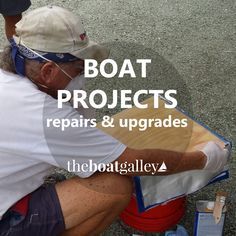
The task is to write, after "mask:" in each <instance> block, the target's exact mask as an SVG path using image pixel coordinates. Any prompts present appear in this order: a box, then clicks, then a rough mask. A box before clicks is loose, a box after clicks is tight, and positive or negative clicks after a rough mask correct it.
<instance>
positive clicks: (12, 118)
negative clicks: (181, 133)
mask: <svg viewBox="0 0 236 236" xmlns="http://www.w3.org/2000/svg"><path fill="white" fill-rule="evenodd" d="M107 56H108V52H107V50H106V49H105V48H103V47H102V46H100V45H98V44H96V43H94V42H92V41H90V40H89V38H88V36H87V35H86V33H85V30H84V28H83V25H82V23H81V21H80V19H79V18H78V17H77V16H75V15H73V14H72V13H71V12H69V11H67V10H65V9H63V8H60V7H56V6H53V7H42V8H39V9H36V10H33V11H31V12H29V13H28V14H27V15H25V16H24V17H23V18H22V20H21V21H20V22H18V23H17V25H16V35H15V36H14V37H13V39H12V40H11V46H10V47H8V48H6V49H5V51H4V52H3V54H2V60H1V63H0V64H1V69H0V101H1V102H0V117H1V122H0V130H1V135H0V232H1V235H8V236H22V235H24V236H27V235H29V236H32V235H34V236H37V235H38V236H54V235H55V236H56V235H65V236H67V235H68V236H69V235H80V236H82V235H98V234H99V233H101V232H103V231H104V230H105V229H106V227H107V226H109V225H110V224H111V223H112V222H113V221H114V219H116V217H117V216H118V215H119V214H120V213H121V212H122V211H123V209H124V208H125V207H126V206H127V204H128V203H129V200H130V196H131V193H132V189H133V183H132V178H131V177H132V176H135V175H146V174H147V173H145V172H134V173H127V175H125V176H122V175H120V174H119V173H108V172H106V173H99V172H96V173H94V172H93V171H87V172H83V171H79V172H76V173H75V174H76V175H77V177H74V178H72V179H69V180H65V181H63V182H60V183H57V184H55V185H49V186H44V185H43V182H44V177H45V176H46V175H47V174H48V173H49V171H50V169H51V167H55V166H56V167H61V168H64V169H66V168H67V163H68V161H70V160H72V159H74V160H76V162H77V163H79V164H83V163H87V162H89V160H92V161H93V163H97V164H99V163H104V164H108V163H113V162H115V161H117V162H118V164H121V163H124V162H127V163H134V164H135V161H136V160H139V159H140V160H143V163H144V164H145V163H162V162H163V161H164V162H165V163H166V165H167V167H168V174H173V173H177V172H181V171H186V170H194V169H214V170H215V171H216V172H217V171H220V170H222V168H223V166H224V165H225V163H226V162H227V155H228V153H227V151H226V150H224V149H221V148H220V147H219V146H218V145H217V144H215V143H208V144H206V145H205V147H204V148H203V149H202V150H199V151H196V152H191V153H178V152H172V151H168V150H159V149H156V150H155V149H153V150H151V149H145V150H134V149H131V148H128V147H126V146H125V145H124V144H122V143H120V142H119V141H118V140H116V139H114V138H112V137H110V136H108V135H107V134H105V133H103V132H102V131H100V130H99V129H97V128H92V127H83V128H74V129H72V128H71V129H67V130H65V131H61V130H59V129H56V128H52V127H50V128H47V127H46V120H47V119H48V118H52V119H53V118H58V119H78V120H79V119H81V115H80V114H79V113H78V111H76V110H75V109H73V108H72V107H71V106H70V105H69V104H64V105H63V107H62V108H61V109H58V108H57V99H56V98H57V91H58V90H60V89H65V88H68V89H69V88H70V87H71V86H72V85H73V84H75V85H76V86H77V85H79V84H80V81H81V80H83V66H84V63H83V62H84V61H83V60H84V59H96V60H97V61H102V60H103V59H105V58H107ZM72 87H73V86H72Z"/></svg>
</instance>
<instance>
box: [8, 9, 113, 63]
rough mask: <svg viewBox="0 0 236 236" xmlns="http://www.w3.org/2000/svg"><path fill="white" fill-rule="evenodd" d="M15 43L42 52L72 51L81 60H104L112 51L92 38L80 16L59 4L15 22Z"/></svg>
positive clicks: (33, 12) (34, 12) (30, 13)
mask: <svg viewBox="0 0 236 236" xmlns="http://www.w3.org/2000/svg"><path fill="white" fill-rule="evenodd" d="M13 38H14V40H15V42H16V44H18V45H21V44H22V45H25V46H27V47H28V48H31V49H33V50H37V51H41V52H51V53H60V54H65V53H69V54H71V55H73V56H75V57H77V58H79V59H95V60H97V61H98V62H101V61H103V60H104V59H106V58H107V57H108V55H109V50H108V49H107V48H105V47H104V46H102V45H99V44H97V43H95V42H93V41H91V40H90V39H89V37H88V36H87V34H86V31H85V29H84V27H83V23H82V21H81V19H80V18H79V17H78V16H77V15H75V14H73V13H72V12H70V11H68V10H67V9H64V8H61V7H58V6H45V7H40V8H37V9H35V10H32V11H30V12H28V13H27V14H26V15H24V16H23V18H22V19H21V20H20V21H19V22H18V23H17V24H16V35H14V36H13Z"/></svg>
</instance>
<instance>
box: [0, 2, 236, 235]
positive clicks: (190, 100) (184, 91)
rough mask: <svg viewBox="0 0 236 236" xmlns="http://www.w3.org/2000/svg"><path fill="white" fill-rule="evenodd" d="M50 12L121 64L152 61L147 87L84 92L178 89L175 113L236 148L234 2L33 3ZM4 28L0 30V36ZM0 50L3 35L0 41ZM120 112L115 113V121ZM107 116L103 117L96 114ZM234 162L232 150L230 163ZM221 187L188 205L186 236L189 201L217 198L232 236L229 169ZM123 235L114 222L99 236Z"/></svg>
mask: <svg viewBox="0 0 236 236" xmlns="http://www.w3.org/2000/svg"><path fill="white" fill-rule="evenodd" d="M46 4H55V5H59V6H64V7H67V8H69V9H71V10H72V11H73V12H75V13H78V14H80V15H81V17H82V18H83V20H84V24H85V27H86V30H87V33H88V35H89V36H90V37H91V38H92V39H94V40H96V41H99V42H103V43H104V44H105V45H108V46H110V47H111V48H112V51H111V55H112V57H114V58H118V59H122V58H125V57H127V58H129V57H134V58H135V57H136V58H137V56H139V57H140V58H144V57H146V58H148V57H151V58H152V59H153V60H154V61H155V63H154V65H155V66H154V67H153V68H152V70H151V72H150V74H149V76H150V79H149V80H138V82H137V83H136V82H135V83H134V81H132V80H130V79H123V80H119V81H118V80H113V81H109V82H107V81H103V80H94V81H91V82H89V84H88V87H89V88H90V89H93V88H95V87H96V88H97V87H100V86H101V87H102V88H103V89H104V90H107V91H108V92H109V91H110V90H111V89H112V88H113V89H115V88H116V89H121V88H128V87H129V88H130V87H131V88H133V89H134V90H135V89H140V88H143V87H145V88H149V89H150V88H154V87H155V88H158V87H159V89H163V88H164V89H165V88H166V89H170V88H177V89H178V91H179V93H180V95H179V105H180V106H181V107H183V108H184V109H185V110H187V111H188V112H189V113H190V114H191V115H193V116H194V117H195V118H197V119H198V120H200V121H202V122H204V123H205V124H207V125H208V126H209V127H211V128H212V129H213V130H215V131H217V132H219V133H220V134H222V135H224V136H225V137H227V138H228V139H230V140H232V141H233V142H234V143H235V141H236V60H235V59H236V45H235V41H236V27H235V26H236V25H235V12H236V2H235V1H234V0H227V1H222V0H205V1H202V0H200V1H199V0H192V1H190V0H173V1H172V0H159V1H157V0H130V1H124V0H113V1H111V0H73V1H72V0H68V1H65V0H55V1H38V0H32V7H31V8H36V7H39V6H43V5H46ZM2 23H3V21H1V22H0V24H1V25H0V27H1V29H3V24H2ZM0 40H1V44H2V45H3V44H4V41H5V38H4V33H2V34H1V38H0ZM117 111H119V110H114V111H112V113H115V112H117ZM103 112H106V113H107V112H109V111H103ZM232 157H235V149H234V152H233V156H232ZM230 169H231V177H230V179H229V180H227V181H223V182H222V183H220V184H215V185H212V186H209V187H206V188H204V189H203V190H201V191H199V192H197V193H196V194H192V195H191V196H189V198H188V207H187V211H186V216H185V217H184V219H183V220H182V224H183V225H184V226H185V227H186V228H187V229H188V232H189V234H190V235H192V227H193V219H194V204H195V202H196V200H199V199H206V200H212V199H214V195H215V193H216V191H217V190H226V191H227V192H228V193H229V198H228V205H229V208H228V215H227V222H226V227H225V235H226V236H233V235H236V225H235V222H236V211H235V208H236V186H235V183H236V161H235V158H233V160H232V162H231V166H230ZM104 235H106V236H110V235H117V236H122V235H128V234H127V233H126V231H125V230H124V229H123V228H122V227H121V226H120V224H119V223H118V222H115V223H114V224H113V225H112V226H111V227H110V228H109V229H108V230H107V231H106V233H105V234H104Z"/></svg>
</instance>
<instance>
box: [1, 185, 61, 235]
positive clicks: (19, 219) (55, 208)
mask: <svg viewBox="0 0 236 236" xmlns="http://www.w3.org/2000/svg"><path fill="white" fill-rule="evenodd" d="M64 231H65V223H64V217H63V214H62V210H61V206H60V202H59V199H58V196H57V192H56V189H55V186H54V185H48V186H42V187H40V188H39V189H37V190H36V191H34V192H33V193H32V194H31V197H30V201H29V209H28V213H27V215H26V216H22V215H19V213H15V212H11V211H8V212H7V213H6V214H4V216H3V219H2V220H0V236H58V235H60V234H61V233H62V232H64Z"/></svg>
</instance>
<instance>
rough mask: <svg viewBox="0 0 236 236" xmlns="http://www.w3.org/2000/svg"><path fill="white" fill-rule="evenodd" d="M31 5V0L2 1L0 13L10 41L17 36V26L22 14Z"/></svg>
mask: <svg viewBox="0 0 236 236" xmlns="http://www.w3.org/2000/svg"><path fill="white" fill-rule="evenodd" d="M30 5H31V2H30V0H11V1H6V0H0V13H1V14H2V15H3V17H4V20H5V32H6V36H7V38H8V39H10V38H12V36H13V35H14V34H15V24H16V23H17V22H18V21H19V20H20V19H21V17H22V12H24V11H26V10H27V9H28V8H29V7H30Z"/></svg>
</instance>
